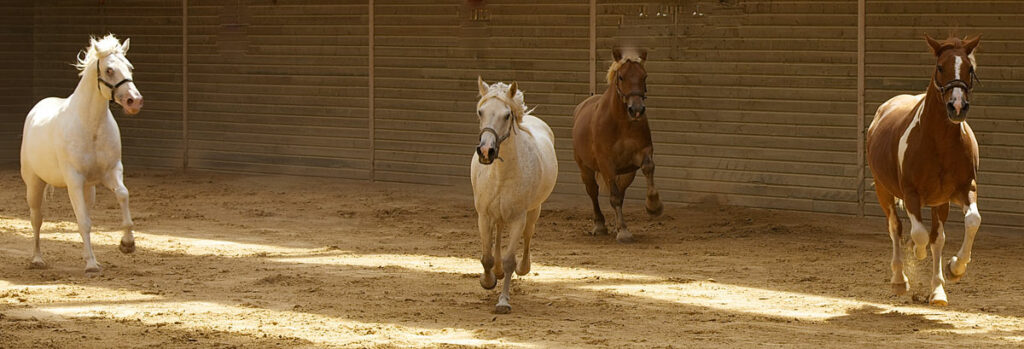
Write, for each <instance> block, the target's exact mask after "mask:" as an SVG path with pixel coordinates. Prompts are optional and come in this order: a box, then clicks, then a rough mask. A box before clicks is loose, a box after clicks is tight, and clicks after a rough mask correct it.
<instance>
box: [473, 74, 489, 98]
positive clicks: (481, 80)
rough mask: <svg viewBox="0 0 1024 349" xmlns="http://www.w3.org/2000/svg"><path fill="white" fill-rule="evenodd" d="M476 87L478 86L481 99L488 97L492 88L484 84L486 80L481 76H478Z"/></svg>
mask: <svg viewBox="0 0 1024 349" xmlns="http://www.w3.org/2000/svg"><path fill="white" fill-rule="evenodd" d="M476 85H477V88H479V89H480V97H483V96H484V95H486V94H487V89H489V88H490V86H487V83H486V82H484V78H482V77H480V76H479V75H477V76H476Z"/></svg>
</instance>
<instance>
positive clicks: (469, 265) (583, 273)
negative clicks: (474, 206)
mask: <svg viewBox="0 0 1024 349" xmlns="http://www.w3.org/2000/svg"><path fill="white" fill-rule="evenodd" d="M271 260H274V261H278V262H284V263H300V264H319V265H338V266H358V267H400V268H406V269H412V270H416V271H424V272H433V273H455V274H479V273H480V272H481V271H483V267H482V266H481V265H480V261H479V260H476V259H471V258H459V257H437V256H424V255H407V254H348V253H339V254H325V255H317V256H308V257H277V258H272V259H271ZM524 279H525V280H530V281H532V282H566V281H569V280H580V279H592V280H637V281H657V280H660V279H661V278H659V277H656V276H649V275H638V274H627V273H619V272H613V271H602V270H594V269H587V268H566V267H557V266H550V265H543V264H537V263H534V264H533V268H532V271H531V273H530V275H529V276H525V277H524Z"/></svg>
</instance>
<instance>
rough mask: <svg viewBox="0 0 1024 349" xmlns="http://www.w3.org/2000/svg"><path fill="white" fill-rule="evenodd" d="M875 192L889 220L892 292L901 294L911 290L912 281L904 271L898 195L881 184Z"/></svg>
mask: <svg viewBox="0 0 1024 349" xmlns="http://www.w3.org/2000/svg"><path fill="white" fill-rule="evenodd" d="M875 193H876V194H878V203H879V204H880V205H881V206H882V211H883V212H885V218H886V220H887V221H888V228H889V238H890V239H892V262H891V263H890V264H889V265H890V267H892V279H891V280H890V285H891V286H892V292H893V293H895V294H897V295H901V294H904V293H907V291H908V290H910V283H908V282H907V274H906V273H904V272H903V248H901V246H900V244H901V242H902V240H903V225H902V224H901V223H900V216H899V213H897V212H896V197H894V196H892V193H890V192H888V191H886V190H885V189H883V188H882V187H881V186H879V185H876V186H875Z"/></svg>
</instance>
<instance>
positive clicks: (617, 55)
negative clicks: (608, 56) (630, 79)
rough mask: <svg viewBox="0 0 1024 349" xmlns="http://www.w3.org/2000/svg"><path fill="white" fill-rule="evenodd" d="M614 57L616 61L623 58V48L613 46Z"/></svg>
mask: <svg viewBox="0 0 1024 349" xmlns="http://www.w3.org/2000/svg"><path fill="white" fill-rule="evenodd" d="M612 58H613V59H615V61H616V62H618V61H619V60H621V59H622V49H621V48H618V47H615V48H612Z"/></svg>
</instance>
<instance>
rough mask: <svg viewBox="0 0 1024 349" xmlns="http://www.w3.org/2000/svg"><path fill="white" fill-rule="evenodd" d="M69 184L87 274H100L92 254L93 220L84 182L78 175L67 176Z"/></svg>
mask: <svg viewBox="0 0 1024 349" xmlns="http://www.w3.org/2000/svg"><path fill="white" fill-rule="evenodd" d="M64 178H65V179H66V180H67V182H68V197H70V198H71V207H72V208H74V211H75V217H76V218H78V232H79V233H80V234H81V235H82V244H83V245H84V249H83V252H82V256H83V257H84V258H85V272H86V273H92V272H99V271H100V266H99V264H97V263H96V256H95V255H94V254H93V253H92V240H91V238H90V233H91V231H92V220H91V219H90V218H89V206H88V203H87V202H86V195H87V194H86V191H87V190H88V189H87V188H86V187H85V185H84V183H83V182H84V180H83V179H82V178H81V176H78V175H77V174H74V175H65V176H64Z"/></svg>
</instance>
